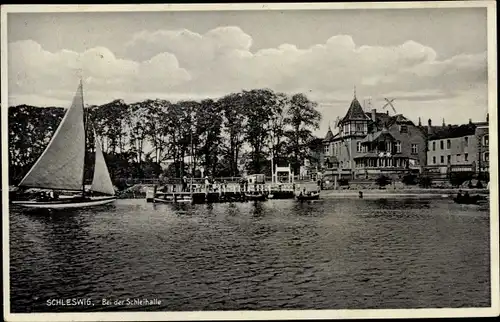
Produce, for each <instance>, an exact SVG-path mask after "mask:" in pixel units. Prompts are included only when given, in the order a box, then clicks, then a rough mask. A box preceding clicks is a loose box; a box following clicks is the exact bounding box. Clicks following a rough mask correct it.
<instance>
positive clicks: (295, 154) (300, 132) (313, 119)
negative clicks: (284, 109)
mask: <svg viewBox="0 0 500 322" xmlns="http://www.w3.org/2000/svg"><path fill="white" fill-rule="evenodd" d="M316 106H317V103H315V102H312V101H310V100H309V99H308V98H307V96H305V95H304V94H295V95H293V96H292V98H291V99H290V106H289V108H288V115H287V118H286V119H285V124H287V125H289V126H290V128H291V129H290V130H288V131H287V132H286V135H287V137H288V139H289V149H288V151H289V153H290V154H291V159H292V167H293V171H294V172H295V173H298V172H299V169H300V160H303V159H305V158H306V157H307V156H308V149H307V143H308V142H309V141H310V140H311V139H312V138H313V136H312V130H315V129H318V127H319V122H320V121H321V114H320V113H319V112H318V111H317V110H316Z"/></svg>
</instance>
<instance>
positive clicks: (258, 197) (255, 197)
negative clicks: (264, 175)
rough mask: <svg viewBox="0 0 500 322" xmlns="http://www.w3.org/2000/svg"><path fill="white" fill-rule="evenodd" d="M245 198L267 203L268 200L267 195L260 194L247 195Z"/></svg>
mask: <svg viewBox="0 0 500 322" xmlns="http://www.w3.org/2000/svg"><path fill="white" fill-rule="evenodd" d="M245 198H246V199H247V200H250V201H265V200H266V199H267V198H266V195H263V194H258V195H252V194H248V195H245Z"/></svg>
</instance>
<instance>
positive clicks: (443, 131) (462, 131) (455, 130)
mask: <svg viewBox="0 0 500 322" xmlns="http://www.w3.org/2000/svg"><path fill="white" fill-rule="evenodd" d="M475 133H476V125H475V124H463V125H448V126H444V127H441V128H440V129H439V130H437V131H434V133H432V134H431V135H430V136H429V140H439V139H451V138H459V137H462V136H468V135H474V134H475Z"/></svg>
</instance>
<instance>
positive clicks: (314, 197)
mask: <svg viewBox="0 0 500 322" xmlns="http://www.w3.org/2000/svg"><path fill="white" fill-rule="evenodd" d="M296 199H297V200H299V201H307V200H318V199H319V193H318V194H313V195H304V196H300V195H299V196H296Z"/></svg>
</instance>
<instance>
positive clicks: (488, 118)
mask: <svg viewBox="0 0 500 322" xmlns="http://www.w3.org/2000/svg"><path fill="white" fill-rule="evenodd" d="M489 122H490V113H486V123H489Z"/></svg>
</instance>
